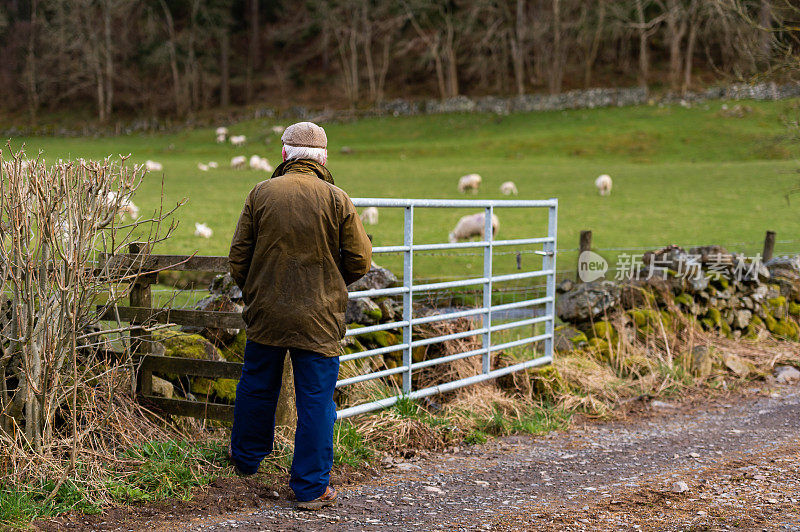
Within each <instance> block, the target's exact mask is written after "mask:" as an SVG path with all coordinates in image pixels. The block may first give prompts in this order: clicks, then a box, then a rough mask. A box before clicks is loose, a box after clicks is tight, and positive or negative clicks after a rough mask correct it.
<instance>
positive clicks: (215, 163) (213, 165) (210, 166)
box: [208, 161, 219, 168]
mask: <svg viewBox="0 0 800 532" xmlns="http://www.w3.org/2000/svg"><path fill="white" fill-rule="evenodd" d="M208 167H209V168H219V164H217V161H208Z"/></svg>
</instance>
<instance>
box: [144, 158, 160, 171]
mask: <svg viewBox="0 0 800 532" xmlns="http://www.w3.org/2000/svg"><path fill="white" fill-rule="evenodd" d="M144 167H145V169H147V171H148V172H163V171H164V165H163V164H161V163H157V162H155V161H151V160H150V159H148V160H146V161H145V162H144Z"/></svg>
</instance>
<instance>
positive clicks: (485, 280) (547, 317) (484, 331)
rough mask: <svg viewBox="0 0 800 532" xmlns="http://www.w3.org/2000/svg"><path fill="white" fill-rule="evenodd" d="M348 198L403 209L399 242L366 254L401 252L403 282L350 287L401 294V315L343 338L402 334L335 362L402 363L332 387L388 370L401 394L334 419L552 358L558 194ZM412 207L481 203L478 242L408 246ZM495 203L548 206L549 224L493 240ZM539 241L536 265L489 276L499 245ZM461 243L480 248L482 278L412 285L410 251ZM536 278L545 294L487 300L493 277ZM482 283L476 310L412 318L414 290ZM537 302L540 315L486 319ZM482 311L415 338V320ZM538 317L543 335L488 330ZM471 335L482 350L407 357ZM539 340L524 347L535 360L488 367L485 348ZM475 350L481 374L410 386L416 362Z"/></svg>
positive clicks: (529, 323) (532, 322)
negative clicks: (463, 327)
mask: <svg viewBox="0 0 800 532" xmlns="http://www.w3.org/2000/svg"><path fill="white" fill-rule="evenodd" d="M353 203H354V204H355V205H356V206H358V207H397V208H402V209H403V244H402V245H394V246H376V247H374V248H373V250H372V252H373V254H381V253H402V254H403V285H402V286H398V287H394V288H386V289H380V290H362V291H359V292H351V293H350V294H349V297H350V299H356V298H360V297H378V296H398V295H402V298H403V317H402V320H400V321H395V322H392V323H382V324H378V325H372V326H368V327H359V328H356V329H350V330H348V331H347V332H346V336H348V337H357V336H359V335H361V334H369V333H374V332H378V331H385V330H390V329H401V330H402V332H403V340H402V343H400V344H397V345H390V346H387V347H381V348H377V349H370V350H367V351H363V352H358V353H351V354H348V355H343V356H342V357H341V358H340V360H341V361H342V362H346V361H349V360H361V359H365V358H368V357H375V356H380V355H384V354H386V353H393V352H397V351H402V353H403V361H402V365H401V366H399V367H395V368H388V369H383V370H379V371H374V372H371V373H366V374H363V375H356V376H353V377H349V378H347V379H342V380H340V381H338V382H337V383H336V386H337V388H339V387H343V386H347V385H351V384H356V383H359V382H365V381H369V380H374V379H379V378H382V377H389V376H392V375H398V374H401V375H402V385H401V389H400V393H398V394H397V395H394V396H392V397H388V398H385V399H380V400H377V401H372V402H369V403H364V404H360V405H356V406H352V407H349V408H345V409H342V410H340V411H339V412H338V413H337V414H338V417H339V418H344V417H348V416H353V415H356V414H360V413H364V412H370V411H373V410H377V409H380V408H385V407H387V406H391V405H393V404H395V403H396V402H397V401H398V400H400V398H402V397H408V398H410V399H416V398H421V397H426V396H429V395H433V394H436V393H443V392H446V391H450V390H454V389H456V388H459V387H462V386H467V385H470V384H473V383H477V382H482V381H485V380H488V379H493V378H496V377H500V376H502V375H507V374H509V373H513V372H515V371H521V370H524V369H526V368H531V367H536V366H540V365H544V364H548V363H550V362H552V356H553V331H554V329H555V321H554V320H555V316H554V307H555V305H554V303H555V274H556V265H555V250H556V221H557V216H558V213H557V209H558V200H556V199H550V200H510V201H508V200H426V199H385V198H355V199H353ZM418 208H480V209H483V212H484V231H483V233H484V237H483V239H482V240H480V241H477V242H456V243H450V242H448V243H433V244H414V214H415V209H418ZM496 208H531V209H541V208H546V209H548V224H547V236H546V237H540V236H536V237H529V238H519V239H505V240H494V234H493V225H492V218H493V215H494V214H495V209H496ZM530 245H541V246H542V251H536V253H537V254H540V255H542V256H543V259H542V267H541V269H538V270H533V271H527V272H520V273H512V274H504V275H494V271H493V251H494V248H495V247H498V246H530ZM464 248H473V249H474V248H478V249H483V276H482V277H479V278H469V279H460V280H455V281H442V282H435V283H425V284H418V285H415V284H414V252H417V251H435V250H448V249H464ZM538 277H545V278H546V295H545V296H544V297H538V298H532V299H528V300H525V301H515V302H513V303H505V304H500V305H493V304H492V293H493V289H494V285H495V283H502V282H508V281H520V280H528V279H535V278H538ZM475 285H481V286H482V306H481V307H480V308H473V309H465V310H458V311H454V312H445V313H442V314H432V315H428V316H419V317H414V315H413V302H414V295H415V294H420V293H429V292H432V291H436V290H445V289H449V288H459V287H466V286H475ZM542 305H543V306H544V314H543V315H534V316H533V317H530V318H524V319H517V320H515V321H510V322H507V323H498V324H493V323H492V318H493V316H494V315H497V313H498V312H503V311H510V310H514V309H523V308H529V307H540V306H542ZM477 316H480V317H481V326H480V327H479V328H475V329H471V330H467V331H461V332H457V333H451V334H443V335H440V336H436V337H432V338H423V339H418V340H414V339H413V330H414V326H415V325H422V324H427V323H434V322H438V321H446V320H452V319H458V318H469V317H477ZM539 323H543V324H544V325H545V332H544V334H535V333H534V332H533V330H532V332H531V336H528V337H526V338H521V339H518V340H513V341H508V342H504V343H500V344H494V343H493V340H494V339H493V337H492V333H493V332H497V331H505V330H509V329H515V328H520V327H535V326H536V325H537V324H539ZM471 336H480V337H481V344H482V346H481V348H480V349H473V350H470V351H465V352H461V353H454V354H452V355H447V356H444V357H439V358H435V359H429V360H423V361H421V362H413V350H414V348H417V347H421V346H427V345H431V344H436V343H440V342H446V341H448V340H455V339H459V338H467V337H471ZM538 342H544V353H543V354H542V355H541V356H538V357H536V350H535V349H531V353H532V354H533V355H534V357H535V358H533V359H531V360H528V361H525V362H521V363H519V364H514V365H512V366H508V367H504V368H499V369H496V370H492V369H491V368H492V358H491V356H492V353H495V352H498V351H502V350H504V349H510V348H513V347H519V346H528V345H533V344H536V343H538ZM478 355H480V356H481V370H480V371H481V372H480V374H478V375H475V376H472V377H468V378H464V379H458V380H455V381H450V382H444V383H441V384H438V385H436V386H431V387H428V388H424V389H421V390H413V389H412V385H413V379H412V377H413V375H414V372H415V371H419V370H421V369H423V368H427V367H431V366H436V365H439V364H445V363H448V362H452V361H455V360H460V359H463V358H468V357H472V356H478Z"/></svg>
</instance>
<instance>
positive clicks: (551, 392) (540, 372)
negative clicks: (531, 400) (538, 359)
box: [530, 366, 567, 398]
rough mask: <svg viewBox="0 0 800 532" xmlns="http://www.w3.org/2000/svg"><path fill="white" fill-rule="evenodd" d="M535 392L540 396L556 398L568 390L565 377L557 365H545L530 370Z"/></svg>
mask: <svg viewBox="0 0 800 532" xmlns="http://www.w3.org/2000/svg"><path fill="white" fill-rule="evenodd" d="M530 376H531V386H532V388H533V393H534V394H535V395H537V396H539V397H544V398H555V396H556V395H558V394H560V393H563V392H565V391H567V385H566V383H565V382H564V378H563V377H562V376H561V373H559V371H558V368H556V367H555V366H544V367H541V368H535V369H532V370H531V371H530Z"/></svg>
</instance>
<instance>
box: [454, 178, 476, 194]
mask: <svg viewBox="0 0 800 532" xmlns="http://www.w3.org/2000/svg"><path fill="white" fill-rule="evenodd" d="M480 186H481V176H479V175H478V174H467V175H465V176H461V178H460V179H459V180H458V191H459V192H461V193H462V194H463V193H465V192H466V191H467V190H472V193H473V194H477V193H478V188H480Z"/></svg>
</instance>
